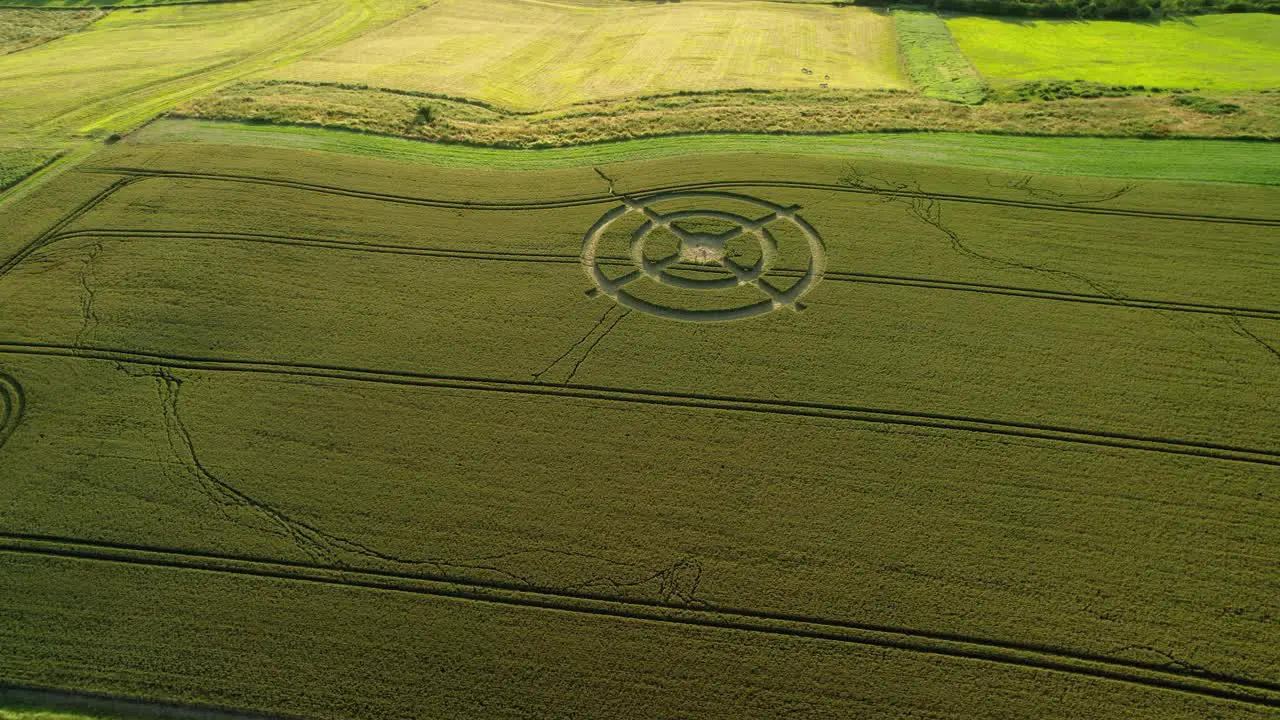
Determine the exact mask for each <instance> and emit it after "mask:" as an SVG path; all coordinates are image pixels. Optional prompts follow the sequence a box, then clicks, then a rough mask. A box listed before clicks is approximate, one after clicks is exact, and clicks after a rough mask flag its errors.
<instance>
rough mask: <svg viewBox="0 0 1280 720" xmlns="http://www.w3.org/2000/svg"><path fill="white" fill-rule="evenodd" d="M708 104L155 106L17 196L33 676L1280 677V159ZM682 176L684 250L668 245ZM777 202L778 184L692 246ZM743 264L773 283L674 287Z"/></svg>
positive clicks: (280, 685) (1015, 682)
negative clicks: (803, 291) (756, 119)
mask: <svg viewBox="0 0 1280 720" xmlns="http://www.w3.org/2000/svg"><path fill="white" fill-rule="evenodd" d="M271 131H275V130H274V129H270V128H268V129H265V132H271ZM276 132H279V131H276ZM298 137H305V136H304V135H302V134H299V135H298ZM1015 140H1016V139H1015ZM373 141H376V142H382V143H390V142H391V141H387V140H385V139H373ZM664 142H670V143H680V142H686V140H671V141H664ZM690 142H691V141H690ZM761 142H766V141H764V140H761ZM769 142H773V141H772V140H770V141H769ZM813 142H814V145H813V146H812V147H811V148H810V150H811V151H812V150H817V149H819V148H820V146H819V144H818V141H813ZM989 142H990V145H989V146H988V147H987V148H986V150H985V151H984V152H986V153H987V154H988V155H989V156H990V157H992V158H1000V157H1004V158H1005V159H1006V160H1008V158H1016V156H1017V155H1018V154H1019V152H1025V153H1030V152H1031V150H1029V149H1028V148H1027V147H1026V146H1021V149H1019V146H1016V145H1004V146H1001V145H999V142H1000V141H999V140H990V141H989ZM1081 142H1082V143H1083V142H1084V141H1081ZM1091 142H1092V143H1094V144H1092V145H1085V144H1082V145H1080V146H1078V147H1077V148H1076V149H1075V151H1076V152H1080V151H1082V150H1083V151H1088V152H1090V153H1096V154H1098V155H1105V154H1106V152H1107V146H1106V145H1105V144H1103V143H1101V142H1100V141H1096V140H1094V141H1091ZM672 147H674V145H673V146H672ZM710 147H711V148H714V149H719V150H721V152H718V153H702V154H681V155H669V156H665V157H660V156H654V157H649V158H647V159H643V158H633V159H630V160H628V161H626V162H606V158H605V157H599V158H596V159H597V160H599V161H600V162H599V163H598V164H595V165H591V166H586V165H584V164H583V163H582V162H578V163H577V166H576V167H571V166H561V167H555V168H547V169H542V170H528V171H525V172H513V171H510V170H499V169H495V168H494V166H493V164H492V163H491V164H490V166H488V167H486V166H485V162H484V161H483V160H481V161H477V162H475V163H472V164H471V165H470V166H466V167H461V166H459V167H452V168H450V167H442V166H440V165H439V164H428V163H407V162H392V161H388V160H385V159H379V158H373V157H367V156H358V155H351V154H333V153H326V152H320V151H317V150H315V149H303V148H271V147H263V146H261V145H258V146H252V147H235V146H234V145H231V144H225V143H224V144H219V145H215V144H204V145H201V144H193V143H178V142H174V143H166V142H163V141H162V140H161V139H159V138H155V139H151V140H148V139H147V136H146V135H145V134H144V135H141V136H140V137H138V138H133V139H130V140H128V141H126V142H122V143H119V144H117V145H114V146H111V147H110V148H106V149H104V150H103V151H102V152H101V153H99V154H98V155H96V156H94V157H93V158H92V159H91V161H90V162H88V163H86V164H85V165H83V166H81V167H80V168H79V169H78V171H75V172H68V173H65V174H64V175H62V176H60V177H59V178H57V179H56V180H54V181H52V182H50V183H49V184H47V185H45V186H44V187H42V188H41V189H40V190H39V191H38V192H36V193H33V194H31V195H28V196H26V197H25V198H23V199H22V200H21V201H19V202H18V203H16V204H13V205H10V206H8V207H6V208H4V209H3V211H2V212H0V224H2V225H3V226H4V227H6V228H7V229H8V233H7V234H6V235H4V236H0V306H2V307H4V308H6V312H3V313H0V477H3V478H5V481H4V482H0V568H2V570H0V637H2V638H4V639H5V641H4V642H5V648H6V650H5V652H4V653H0V677H4V678H5V679H6V680H7V681H9V682H14V683H18V684H23V685H29V686H35V687H50V686H52V687H56V688H60V689H64V690H69V691H78V692H99V693H109V694H122V695H127V696H131V697H138V698H142V699H152V700H157V701H164V702H175V703H184V702H192V703H200V704H207V705H212V706H215V707H224V708H225V707H231V708H239V709H243V710H250V711H255V712H261V713H266V714H279V715H296V716H304V717H369V718H384V717H520V716H524V717H527V716H530V715H533V716H552V715H561V716H569V715H575V714H576V715H578V716H583V717H652V718H660V717H661V718H667V717H680V716H685V717H744V718H771V719H772V718H777V717H781V716H785V715H786V714H787V713H788V712H789V711H790V710H792V709H796V708H800V709H806V710H807V711H809V712H811V713H813V714H815V715H818V716H828V717H857V718H900V717H904V716H912V715H915V716H922V717H928V716H930V715H932V716H940V717H963V718H973V719H981V718H1008V717H1042V716H1044V713H1043V709H1044V707H1045V705H1044V703H1045V698H1052V699H1053V705H1052V710H1053V712H1054V713H1056V716H1057V717H1062V718H1069V717H1089V718H1122V717H1124V718H1132V717H1150V718H1159V719H1160V720H1180V719H1184V718H1185V719H1186V720H1203V719H1204V718H1223V719H1225V718H1232V719H1233V720H1234V719H1235V718H1259V719H1261V718H1266V717H1270V716H1271V715H1273V714H1274V713H1273V709H1274V707H1275V706H1276V705H1277V704H1280V675H1277V670H1276V669H1277V668H1280V642H1276V640H1277V637H1276V633H1275V626H1274V620H1273V618H1272V617H1271V612H1272V608H1273V607H1274V598H1275V577H1276V573H1277V570H1280V566H1278V565H1277V562H1276V558H1277V557H1280V522H1277V520H1280V500H1278V499H1277V498H1276V496H1275V493H1274V488H1275V485H1276V483H1277V482H1278V481H1280V445H1277V440H1276V439H1277V438H1278V437H1280V418H1278V417H1277V416H1276V414H1275V413H1274V408H1275V407H1276V402H1277V398H1278V397H1280V362H1277V354H1276V353H1277V350H1276V348H1277V347H1280V285H1277V284H1276V282H1275V277H1276V274H1277V272H1280V263H1278V261H1277V258H1280V216H1278V215H1277V213H1276V212H1275V208H1276V207H1277V206H1278V205H1277V203H1278V202H1280V190H1278V189H1276V188H1273V187H1264V186H1248V185H1223V184H1217V185H1211V184H1190V183H1173V182H1160V181H1134V180H1124V179H1099V178H1084V177H1050V176H1045V175H1040V174H1030V173H1027V172H1012V171H1007V170H1000V169H994V168H990V167H988V168H981V169H966V168H958V167H955V166H952V165H950V164H948V163H946V162H939V161H938V157H939V156H942V155H939V156H934V157H932V158H930V156H929V155H928V153H929V152H930V150H929V149H928V147H927V146H925V145H924V144H923V142H922V144H921V145H916V146H908V147H913V152H915V153H917V155H916V156H915V159H914V161H911V162H907V161H903V160H900V159H888V158H886V157H884V156H880V157H873V156H859V157H851V156H848V155H844V156H838V155H835V154H834V153H831V154H807V153H806V154H795V153H788V152H786V151H785V147H783V146H781V145H775V146H771V147H770V146H760V147H755V148H751V151H750V152H732V151H731V146H729V145H727V144H725V145H719V146H716V145H711V146H710ZM938 147H939V148H940V149H938V150H935V151H934V152H936V153H939V154H943V155H944V154H945V153H948V152H949V153H956V152H960V150H959V149H958V148H957V147H955V146H951V147H949V148H948V147H947V143H946V142H945V141H943V142H940V143H939V145H938ZM1112 147H1113V148H1115V147H1121V146H1112ZM1123 147H1126V148H1130V149H1132V148H1136V147H1138V146H1137V145H1136V144H1132V143H1131V144H1126V145H1124V146H1123ZM659 150H661V148H659ZM762 151H767V152H762ZM449 152H458V153H461V152H465V149H458V148H454V149H451V150H449ZM559 152H561V153H562V154H564V153H566V152H568V151H559ZM574 152H582V153H586V152H589V150H586V149H582V150H579V151H574ZM1113 152H1114V150H1113ZM1174 152H1175V151H1173V150H1169V151H1165V150H1160V151H1155V152H1154V153H1153V154H1155V155H1158V154H1160V153H1168V154H1170V155H1171V154H1173V153H1174ZM406 153H407V151H406ZM1057 153H1058V154H1057V155H1056V156H1055V159H1054V161H1055V162H1060V163H1066V162H1067V161H1068V159H1069V156H1070V155H1071V152H1070V151H1068V150H1067V149H1059V150H1058V151H1057ZM1051 155H1053V154H1052V153H1045V156H1046V157H1048V156H1051ZM406 157H407V155H406ZM581 159H582V158H579V160H581ZM930 159H932V162H931V161H930ZM1097 162H1099V163H1101V162H1103V161H1102V160H1099V161H1097ZM627 202H631V203H641V204H644V205H645V206H646V207H647V208H649V210H650V211H652V212H653V213H656V214H657V220H654V216H653V215H646V214H643V213H640V212H638V211H637V212H627V205H626V203H627ZM709 213H713V214H709ZM609 218H613V222H614V223H616V224H609V225H602V224H599V223H602V222H603V221H604V220H606V219H609ZM734 218H737V219H736V220H735V219H734ZM797 218H798V219H797ZM801 220H802V221H803V223H804V224H801V222H800V221H801ZM648 221H652V222H656V223H658V225H657V226H654V225H649V226H648V227H649V229H650V230H652V232H653V233H654V234H655V238H656V239H654V240H652V241H651V242H652V246H650V245H643V246H641V249H640V254H639V257H640V258H642V259H643V260H644V261H645V262H649V263H660V264H662V266H663V268H665V270H663V271H662V272H664V273H666V275H665V276H664V277H668V282H669V283H670V284H658V283H654V282H652V281H651V279H650V278H649V276H638V275H643V274H642V273H639V271H636V270H633V269H632V268H635V267H640V266H641V261H640V260H637V259H636V256H634V255H633V252H635V250H634V246H633V245H632V244H631V241H632V238H634V237H636V234H637V233H640V232H642V231H643V229H644V228H645V227H646V222H648ZM726 223H727V225H726ZM735 223H738V225H737V227H744V226H743V225H741V223H748V224H753V225H754V226H756V227H758V228H765V231H767V232H760V233H759V234H757V231H756V230H752V231H750V232H747V233H745V234H742V233H739V234H733V236H732V238H730V239H729V240H727V241H726V242H727V243H728V244H727V245H725V246H724V248H723V250H724V253H725V254H724V258H727V259H722V260H706V259H705V258H706V257H709V256H707V255H698V254H686V253H685V250H679V251H678V252H676V253H675V254H673V255H669V256H668V255H667V252H668V251H670V249H671V248H672V247H677V248H678V247H681V241H676V242H675V243H674V244H672V239H673V238H676V237H677V235H676V234H675V233H676V232H677V231H678V232H680V233H686V234H690V235H689V237H692V238H694V240H696V241H697V242H698V243H702V244H701V245H696V248H700V250H699V252H704V251H705V252H710V251H711V250H714V247H713V245H711V244H709V243H712V241H713V240H714V239H715V237H718V236H720V235H721V234H723V233H725V232H729V231H731V230H732V228H733V226H735ZM726 227H729V231H726ZM806 227H808V228H810V229H809V230H806V229H805V228H806ZM672 228H675V229H674V230H673V229H672ZM597 230H598V232H597ZM809 233H812V234H813V235H812V236H816V237H817V238H819V243H818V244H817V245H815V244H813V243H811V242H809V240H808V239H807V238H810V237H811V235H810V234H809ZM730 234H732V233H730ZM584 237H586V238H588V239H590V238H595V239H596V240H598V241H599V245H598V252H597V251H596V250H593V251H592V254H591V255H590V256H589V257H588V258H587V259H585V260H584ZM593 242H594V241H593ZM588 245H589V247H592V248H597V246H596V245H592V244H588ZM664 248H665V249H664ZM686 249H687V247H686ZM766 254H768V256H769V257H770V258H771V260H770V262H771V263H772V264H768V270H767V273H768V274H767V276H766V277H767V279H766V280H765V281H764V282H761V281H760V280H759V279H753V280H744V281H742V282H736V281H735V280H734V278H735V277H736V278H739V279H741V278H742V277H743V276H741V275H739V274H738V273H739V272H743V271H744V270H743V268H749V267H754V266H755V264H756V263H765V260H764V259H763V258H764V257H765V255H766ZM698 258H703V259H702V260H699V259H698ZM729 260H732V262H729ZM766 264H767V263H766ZM735 267H736V268H739V269H738V270H733V271H732V273H733V274H732V275H726V273H727V272H730V269H731V268H735ZM584 268H585V269H591V270H592V271H593V272H594V270H596V269H599V270H600V271H601V272H602V273H603V274H604V276H605V277H606V278H607V279H608V281H609V282H611V283H621V284H622V285H625V286H626V288H627V289H628V291H629V292H634V293H635V297H637V298H640V299H642V300H644V301H645V302H647V303H649V304H650V306H652V305H663V306H664V308H665V309H663V311H661V312H659V311H657V310H655V309H654V308H653V307H649V306H641V307H642V308H643V307H648V309H635V308H634V307H633V306H631V305H626V304H622V301H621V300H620V301H619V302H614V300H613V299H611V297H610V295H609V292H607V291H606V289H605V288H607V287H608V285H607V284H601V282H600V280H599V279H598V277H597V279H594V280H593V279H592V277H594V276H592V277H589V276H588V274H586V273H584ZM813 272H817V273H818V274H820V275H821V276H822V277H821V279H820V281H819V282H818V284H817V285H816V286H813V290H812V292H810V293H808V294H807V295H805V296H804V297H803V305H804V307H803V308H801V307H800V305H799V304H796V303H793V302H790V301H789V300H788V298H786V297H784V296H781V295H779V293H781V292H783V290H782V288H787V287H792V286H793V285H792V283H795V282H797V281H799V280H800V279H802V278H804V277H808V276H809V275H810V273H813ZM748 274H749V273H748ZM709 280H710V281H715V282H718V283H720V285H719V290H717V291H716V292H707V293H697V292H695V291H691V290H688V289H687V288H685V289H682V288H681V287H680V284H681V283H684V284H688V283H697V282H703V281H709ZM622 285H619V286H618V287H621V286H622ZM592 290H594V292H591V291H592ZM690 293H692V295H690ZM619 297H620V296H619ZM738 303H754V304H756V305H750V306H749V307H756V306H758V304H760V303H764V305H765V306H766V307H764V309H765V310H766V311H768V310H773V311H772V312H766V314H763V315H762V316H760V317H755V318H752V319H749V320H739V321H734V322H710V323H695V322H681V321H679V320H676V319H673V317H675V316H680V317H685V318H686V319H688V316H687V315H681V314H680V313H690V312H696V311H707V310H710V311H715V312H717V313H720V315H717V317H723V313H726V312H731V311H732V310H733V309H734V308H735V307H738V305H737V304H738ZM228 628H234V631H231V630H229V629H228ZM389 688H394V689H395V691H394V692H391V691H389ZM584 688H590V691H589V692H588V691H585V690H584ZM1052 716H1054V715H1051V717H1052Z"/></svg>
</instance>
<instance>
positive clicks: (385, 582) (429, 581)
mask: <svg viewBox="0 0 1280 720" xmlns="http://www.w3.org/2000/svg"><path fill="white" fill-rule="evenodd" d="M0 552H8V553H25V554H32V555H48V556H55V557H67V558H75V559H79V560H92V561H100V562H113V563H122V564H138V565H146V566H151V567H165V568H175V569H185V570H197V571H206V572H221V573H231V574H239V575H253V576H257V577H264V578H271V579H275V580H288V581H296V582H309V583H321V584H332V585H340V586H347V587H356V588H368V589H375V590H391V591H396V592H405V593H415V594H425V595H435V596H439V597H449V598H459V599H465V600H472V601H478V602H484V603H496V604H503V605H512V606H517V607H529V608H540V609H546V610H557V611H563V612H570V613H583V614H590V615H604V616H610V617H617V618H626V619H629V620H642V621H647V622H657V623H673V624H678V625H694V626H699V627H709V628H719V629H725V630H736V631H744V632H756V633H766V634H773V635H784V636H788V637H795V638H804V639H808V640H822V641H829V642H848V643H855V644H859V645H870V646H875V647H883V648H891V649H894V650H902V651H908V652H918V653H925V654H932V655H943V656H949V657H956V658H964V659H969V660H980V661H984V662H992V663H999V664H1008V665H1016V666H1020V667H1029V668H1038V669H1041V670H1049V671H1053V672H1060V673H1067V674H1071V675H1081V676H1086V677H1094V678H1100V679H1104V680H1113V681H1117V682H1124V683H1132V684H1136V685H1147V686H1150V687H1154V688H1159V689H1162V690H1172V691H1177V692H1184V693H1189V694H1193V695H1202V696H1205V697H1214V698H1220V699H1224V700H1233V701H1236V702H1241V703H1247V704H1251V705H1259V706H1263V707H1280V683H1267V682H1256V681H1251V680H1248V679H1245V678H1236V677H1230V676H1219V675H1214V674H1211V673H1209V674H1204V675H1203V676H1198V675H1199V673H1197V672H1196V671H1194V670H1191V671H1186V670H1183V671H1179V670H1178V669H1176V668H1171V667H1170V666H1168V665H1167V664H1166V665H1159V664H1156V663H1124V662H1117V661H1116V660H1115V659H1114V658H1108V657H1105V656H1101V655H1082V654H1075V653H1070V652H1063V651H1061V650H1057V649H1054V648H1048V647H1040V646H1033V645H1022V644H1017V643H1000V642H996V641H991V640H986V639H983V638H973V637H965V636H960V635H945V634H939V635H929V634H923V633H920V632H917V631H913V630H911V629H907V628H894V627H881V626H875V625H861V624H856V623H846V622H838V621H832V620H829V619H826V618H816V617H810V616H805V615H790V614H776V613H762V612H755V611H751V610H747V609H742V608H728V607H717V606H714V605H701V606H696V607H672V606H670V605H665V604H662V603H654V602H636V601H619V600H617V599H616V598H612V597H609V596H604V595H592V594H586V593H578V594H569V593H550V592H545V591H533V590H531V589H529V588H527V587H522V586H520V585H513V584H510V583H478V582H470V583H464V582H458V581H457V580H452V579H449V578H447V577H440V576H432V575H425V574H405V573H391V572H377V571H369V570H360V569H353V568H346V567H325V566H319V565H313V564H304V563H282V562H279V561H274V560H271V559H266V558H253V557H240V556H228V555H211V554H197V553H187V552H179V551H173V550H166V549H162V548H150V547H141V546H122V545H112V544H108V543H92V542H83V541H79V540H75V539H68V538H49V537H33V536H22V535H13V534H8V533H0Z"/></svg>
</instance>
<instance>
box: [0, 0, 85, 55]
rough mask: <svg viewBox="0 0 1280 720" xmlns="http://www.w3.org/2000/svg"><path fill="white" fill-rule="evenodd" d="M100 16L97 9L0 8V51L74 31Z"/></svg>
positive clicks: (5, 52)
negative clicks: (62, 10)
mask: <svg viewBox="0 0 1280 720" xmlns="http://www.w3.org/2000/svg"><path fill="white" fill-rule="evenodd" d="M100 17H102V13H101V12H99V11H96V10H82V11H73V12H44V11H42V10H13V9H5V8H0V55H6V54H8V53H13V52H18V51H19V50H25V49H27V48H29V47H34V46H36V45H40V44H41V43H46V42H49V41H50V40H54V39H57V38H59V37H62V36H63V35H67V34H69V33H73V32H76V31H78V30H81V29H83V28H84V27H85V26H87V25H88V24H89V23H91V22H93V21H94V20H97V19H98V18H100Z"/></svg>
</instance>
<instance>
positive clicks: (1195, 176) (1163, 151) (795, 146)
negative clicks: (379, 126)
mask: <svg viewBox="0 0 1280 720" xmlns="http://www.w3.org/2000/svg"><path fill="white" fill-rule="evenodd" d="M131 141H132V142H143V143H147V142H186V143H215V144H225V145H249V146H255V145H256V146H262V147H275V148H293V149H305V150H319V151H325V152H337V153H345V154H352V155H359V156H365V157H377V158H384V159H389V160H399V161H402V162H413V163H429V164H432V165H441V166H446V167H464V168H466V167H473V168H493V169H500V170H511V171H519V170H543V169H555V168H567V167H584V166H590V165H597V164H605V163H616V162H626V161H630V160H646V159H652V158H661V157H670V156H673V155H687V154H695V153H701V154H712V153H740V152H744V153H750V152H760V153H778V154H792V155H819V156H836V157H841V156H848V157H851V158H856V157H869V158H881V159H887V160H900V161H905V162H923V163H928V164H936V165H957V166H961V167H981V168H993V169H1002V170H1013V171H1017V172H1034V173H1042V174H1046V175H1084V176H1094V177H1113V178H1135V179H1149V180H1185V181H1191V182H1225V183H1248V184H1257V185H1280V143H1259V142H1247V141H1237V140H1144V139H1136V138H1132V139H1131V138H1087V137H1019V136H1012V135H981V134H970V133H934V132H921V133H862V134H832V135H788V136H778V135H752V134H740V133H725V134H707V135H684V136H674V137H660V138H647V139H642V140H627V141H621V142H610V143H599V144H592V145H583V146H576V147H559V148H546V149H538V150H512V149H501V148H486V147H474V146H467V145H450V144H442V143H430V142H421V141H415V140H408V139H405V138H397V137H386V136H381V135H371V134H365V133H357V132H348V131H342V130H330V129H320V128H305V127H292V126H282V125H261V124H251V123H238V122H222V121H212V120H160V121H157V122H155V123H152V124H151V125H149V126H147V127H146V128H145V129H144V130H142V131H140V132H139V133H137V134H136V135H134V136H133V137H132V138H131Z"/></svg>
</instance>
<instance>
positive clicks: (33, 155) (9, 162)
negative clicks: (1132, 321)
mask: <svg viewBox="0 0 1280 720" xmlns="http://www.w3.org/2000/svg"><path fill="white" fill-rule="evenodd" d="M58 156H59V153H58V152H56V151H52V150H41V149H21V150H20V149H12V150H8V149H0V193H3V192H4V191H5V190H8V189H9V188H11V187H13V186H14V185H17V184H18V183H20V182H22V181H23V180H25V179H26V178H28V177H30V176H31V175H32V174H34V173H36V172H39V171H40V170H41V168H44V167H47V166H48V165H49V164H50V163H52V162H53V161H54V160H57V159H58Z"/></svg>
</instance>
